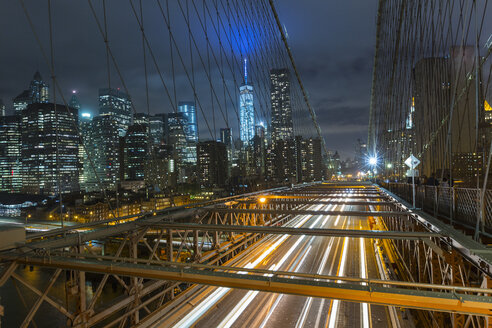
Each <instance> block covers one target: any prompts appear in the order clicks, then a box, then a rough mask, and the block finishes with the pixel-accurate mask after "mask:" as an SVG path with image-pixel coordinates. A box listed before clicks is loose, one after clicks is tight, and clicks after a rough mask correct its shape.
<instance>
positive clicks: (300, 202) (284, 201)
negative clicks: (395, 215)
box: [237, 197, 395, 206]
mask: <svg viewBox="0 0 492 328" xmlns="http://www.w3.org/2000/svg"><path fill="white" fill-rule="evenodd" d="M266 198H269V197H266ZM237 202H238V203H242V204H258V201H257V200H254V199H246V200H238V201H237ZM271 203H273V204H293V205H304V204H306V205H309V204H313V205H316V204H323V205H354V206H356V205H362V206H370V205H372V206H381V205H395V202H388V201H381V202H372V201H329V200H328V201H327V200H308V199H306V200H297V199H293V200H290V199H288V198H271V199H269V200H268V201H267V202H266V204H271Z"/></svg>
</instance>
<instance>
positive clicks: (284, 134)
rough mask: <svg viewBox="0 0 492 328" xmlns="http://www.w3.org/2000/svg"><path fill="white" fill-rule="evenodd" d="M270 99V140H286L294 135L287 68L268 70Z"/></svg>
mask: <svg viewBox="0 0 492 328" xmlns="http://www.w3.org/2000/svg"><path fill="white" fill-rule="evenodd" d="M270 100H271V106H272V129H271V130H272V140H273V141H276V140H287V139H290V138H292V137H293V136H294V125H293V122H292V108H291V103H290V74H289V70H288V69H287V68H280V69H272V70H270Z"/></svg>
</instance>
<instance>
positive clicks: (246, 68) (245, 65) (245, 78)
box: [244, 58, 248, 84]
mask: <svg viewBox="0 0 492 328" xmlns="http://www.w3.org/2000/svg"><path fill="white" fill-rule="evenodd" d="M244 84H248V59H247V58H244Z"/></svg>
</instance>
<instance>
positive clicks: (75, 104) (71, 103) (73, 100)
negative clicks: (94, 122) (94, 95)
mask: <svg viewBox="0 0 492 328" xmlns="http://www.w3.org/2000/svg"><path fill="white" fill-rule="evenodd" d="M68 106H70V107H72V108H75V109H76V110H80V107H81V106H80V101H79V97H77V91H75V90H72V98H70V101H69V103H68Z"/></svg>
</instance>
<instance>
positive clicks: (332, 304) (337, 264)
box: [157, 194, 398, 328]
mask: <svg viewBox="0 0 492 328" xmlns="http://www.w3.org/2000/svg"><path fill="white" fill-rule="evenodd" d="M349 196H350V195H348V194H340V198H341V200H342V199H344V198H348V197H349ZM310 209H316V210H367V208H365V207H363V206H348V205H337V206H333V205H312V206H310ZM286 226H294V227H301V226H302V227H309V228H337V229H370V227H369V224H368V219H367V218H354V217H350V218H349V217H343V216H337V217H335V216H321V215H314V216H311V215H303V216H297V217H295V218H294V219H293V220H291V221H290V222H289V223H288V224H287V225H286ZM376 256H377V252H375V246H374V241H373V240H370V239H361V238H348V237H343V238H340V237H316V236H287V235H277V236H267V237H265V238H264V239H263V240H261V241H260V242H258V243H257V244H256V246H255V247H254V248H252V249H251V250H250V251H248V252H247V254H244V255H243V256H242V258H241V259H240V260H239V261H237V263H235V265H237V266H245V267H248V268H264V269H270V270H284V271H296V272H306V273H318V274H325V275H339V276H351V277H369V278H381V275H380V274H381V272H380V271H381V270H380V269H378V267H381V264H379V265H378V263H377V257H376ZM187 303H188V304H187V306H184V307H182V308H181V309H180V311H176V312H174V313H173V314H174V315H170V316H168V317H166V318H163V320H162V321H161V322H160V324H159V325H157V327H169V326H173V327H191V326H195V327H282V328H285V327H329V328H331V327H390V326H392V324H391V320H392V319H391V311H390V310H388V308H387V307H383V306H375V305H368V304H358V303H350V302H342V301H338V300H329V299H319V298H308V297H302V296H295V295H287V294H274V293H266V292H257V291H245V290H233V289H229V288H217V287H200V288H197V289H196V291H195V292H194V293H193V295H192V296H190V297H189V299H188V302H187ZM393 312H394V311H393ZM397 320H398V318H396V321H397ZM394 323H395V318H393V325H395V324H394Z"/></svg>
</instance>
